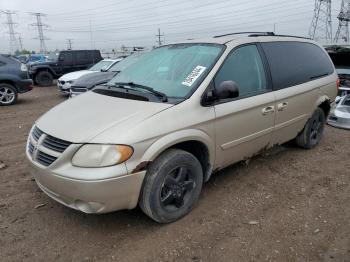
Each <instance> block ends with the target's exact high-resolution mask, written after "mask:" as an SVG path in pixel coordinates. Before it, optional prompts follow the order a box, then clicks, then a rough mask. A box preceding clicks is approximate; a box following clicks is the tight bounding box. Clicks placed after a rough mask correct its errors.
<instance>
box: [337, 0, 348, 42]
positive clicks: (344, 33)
mask: <svg viewBox="0 0 350 262" xmlns="http://www.w3.org/2000/svg"><path fill="white" fill-rule="evenodd" d="M338 20H339V24H338V29H337V32H336V34H335V37H334V42H335V43H337V42H338V41H339V40H341V39H342V40H344V42H346V43H348V42H349V21H350V1H349V0H342V2H341V8H340V12H339V15H338Z"/></svg>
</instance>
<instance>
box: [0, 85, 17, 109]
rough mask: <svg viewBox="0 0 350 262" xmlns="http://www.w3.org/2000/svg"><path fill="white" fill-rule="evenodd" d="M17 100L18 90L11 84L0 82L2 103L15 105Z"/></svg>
mask: <svg viewBox="0 0 350 262" xmlns="http://www.w3.org/2000/svg"><path fill="white" fill-rule="evenodd" d="M16 101H17V90H16V88H15V87H14V86H12V85H10V84H0V105H2V106H7V105H13V104H14V103H16Z"/></svg>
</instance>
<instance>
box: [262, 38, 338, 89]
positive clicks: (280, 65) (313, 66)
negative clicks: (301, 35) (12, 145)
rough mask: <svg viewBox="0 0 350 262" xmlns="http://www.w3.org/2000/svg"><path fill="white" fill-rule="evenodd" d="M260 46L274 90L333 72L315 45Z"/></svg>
mask: <svg viewBox="0 0 350 262" xmlns="http://www.w3.org/2000/svg"><path fill="white" fill-rule="evenodd" d="M261 45H262V47H263V49H264V51H265V54H266V56H267V59H268V62H269V65H270V70H271V75H272V83H273V87H274V89H275V90H278V89H282V88H286V87H291V86H294V85H299V84H302V83H305V82H308V81H311V80H314V79H317V78H320V77H323V76H327V75H330V74H332V73H333V72H334V68H333V64H332V62H331V60H330V59H329V57H328V56H327V54H326V53H325V51H323V50H322V49H321V48H320V47H319V46H317V45H314V44H311V43H302V42H270V43H262V44H261Z"/></svg>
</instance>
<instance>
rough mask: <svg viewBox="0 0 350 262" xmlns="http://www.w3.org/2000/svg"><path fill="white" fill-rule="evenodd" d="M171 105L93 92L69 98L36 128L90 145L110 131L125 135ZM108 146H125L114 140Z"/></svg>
mask: <svg viewBox="0 0 350 262" xmlns="http://www.w3.org/2000/svg"><path fill="white" fill-rule="evenodd" d="M171 106H172V104H165V103H154V102H144V101H137V100H131V99H122V98H116V97H110V96H105V95H101V94H97V93H94V92H87V93H85V94H83V95H80V96H77V97H75V98H73V99H69V100H67V101H65V102H63V103H61V104H59V105H57V106H56V107H54V108H52V109H51V110H50V111H48V112H47V113H46V114H44V115H43V116H42V117H41V118H40V119H39V120H38V121H37V122H36V125H37V126H38V127H39V129H41V130H42V131H44V132H45V133H47V134H49V135H52V136H54V137H57V138H60V139H63V140H66V141H70V142H73V143H87V142H89V141H91V140H92V139H93V138H94V142H98V137H97V136H98V135H99V134H101V133H103V132H104V131H106V130H107V129H109V128H114V129H115V130H118V133H120V134H126V133H128V131H129V130H130V129H132V128H134V127H135V126H136V125H138V124H139V123H141V122H142V121H144V120H146V119H147V118H149V117H151V116H152V115H155V114H157V113H158V112H160V111H163V110H164V109H167V108H169V107H171ZM113 139H118V136H115V137H114V138H111V141H109V143H122V141H113Z"/></svg>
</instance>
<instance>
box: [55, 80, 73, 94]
mask: <svg viewBox="0 0 350 262" xmlns="http://www.w3.org/2000/svg"><path fill="white" fill-rule="evenodd" d="M71 86H72V84H71V83H67V82H65V83H64V84H62V83H61V81H59V80H58V81H57V87H58V90H59V91H60V92H61V93H64V94H69V91H70V88H71Z"/></svg>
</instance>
